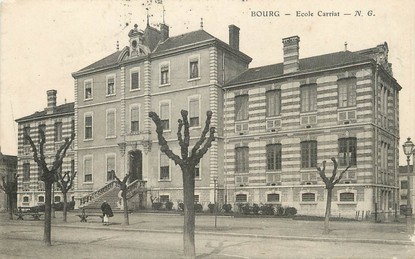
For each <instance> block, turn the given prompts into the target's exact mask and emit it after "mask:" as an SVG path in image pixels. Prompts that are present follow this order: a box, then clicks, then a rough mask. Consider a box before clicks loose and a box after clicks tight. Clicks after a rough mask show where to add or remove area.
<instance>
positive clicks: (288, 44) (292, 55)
mask: <svg viewBox="0 0 415 259" xmlns="http://www.w3.org/2000/svg"><path fill="white" fill-rule="evenodd" d="M299 42H300V37H298V36H292V37H288V38H284V39H282V43H283V45H284V48H283V51H284V74H288V73H293V72H297V71H298V70H299V69H300V63H299V55H300V54H299V49H300V46H299V44H298V43H299Z"/></svg>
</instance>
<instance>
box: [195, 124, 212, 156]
mask: <svg viewBox="0 0 415 259" xmlns="http://www.w3.org/2000/svg"><path fill="white" fill-rule="evenodd" d="M209 131H210V135H209V137H208V139H207V140H206V142H205V144H204V146H203V147H202V148H201V149H200V150H199V151H198V152H196V153H195V154H194V156H192V157H194V158H195V159H197V162H198V163H199V161H200V159H201V158H202V157H203V155H204V154H206V152H207V151H208V149H209V148H210V147H211V146H212V142H213V141H214V140H215V131H216V128H215V127H212V128H210V130H209ZM196 164H197V163H196Z"/></svg>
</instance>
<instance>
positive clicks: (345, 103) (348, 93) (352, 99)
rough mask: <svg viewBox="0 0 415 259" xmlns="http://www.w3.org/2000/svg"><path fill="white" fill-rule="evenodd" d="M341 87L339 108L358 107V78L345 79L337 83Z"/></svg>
mask: <svg viewBox="0 0 415 259" xmlns="http://www.w3.org/2000/svg"><path fill="white" fill-rule="evenodd" d="M337 85H338V87H339V107H350V106H355V105H356V78H355V77H351V78H344V79H340V80H338V81H337Z"/></svg>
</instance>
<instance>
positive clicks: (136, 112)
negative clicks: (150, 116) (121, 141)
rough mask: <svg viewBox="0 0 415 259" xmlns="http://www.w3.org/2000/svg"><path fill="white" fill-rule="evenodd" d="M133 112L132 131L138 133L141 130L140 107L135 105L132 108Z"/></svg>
mask: <svg viewBox="0 0 415 259" xmlns="http://www.w3.org/2000/svg"><path fill="white" fill-rule="evenodd" d="M130 112H131V126H130V127H131V128H130V130H131V133H138V132H139V131H140V122H139V121H140V107H139V106H138V105H133V106H131V108H130Z"/></svg>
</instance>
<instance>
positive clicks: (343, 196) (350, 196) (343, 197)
mask: <svg viewBox="0 0 415 259" xmlns="http://www.w3.org/2000/svg"><path fill="white" fill-rule="evenodd" d="M339 200H340V201H346V202H347V201H348V202H354V193H352V192H343V193H340V199H339Z"/></svg>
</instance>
